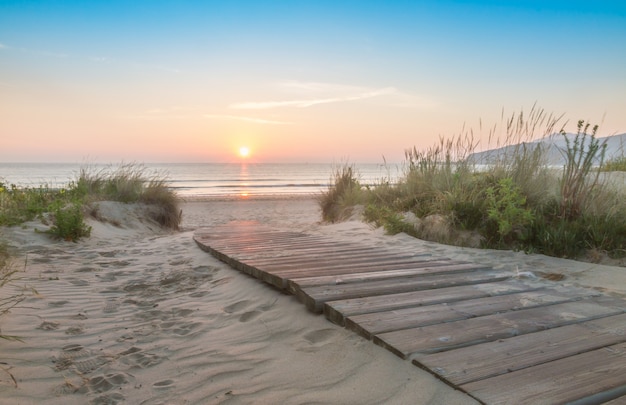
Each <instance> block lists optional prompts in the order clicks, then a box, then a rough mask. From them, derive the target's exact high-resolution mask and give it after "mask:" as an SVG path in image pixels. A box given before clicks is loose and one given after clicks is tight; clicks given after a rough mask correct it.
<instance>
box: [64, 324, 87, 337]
mask: <svg viewBox="0 0 626 405" xmlns="http://www.w3.org/2000/svg"><path fill="white" fill-rule="evenodd" d="M83 332H84V327H83V326H82V325H74V326H70V327H69V328H67V329H66V330H65V334H66V335H81V334H82V333H83Z"/></svg>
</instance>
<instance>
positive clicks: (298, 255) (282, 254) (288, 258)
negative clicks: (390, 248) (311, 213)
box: [248, 244, 372, 266]
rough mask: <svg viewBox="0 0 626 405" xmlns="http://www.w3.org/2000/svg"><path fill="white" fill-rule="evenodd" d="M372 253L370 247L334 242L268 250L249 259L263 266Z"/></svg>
mask: <svg viewBox="0 0 626 405" xmlns="http://www.w3.org/2000/svg"><path fill="white" fill-rule="evenodd" d="M371 253H372V249H368V248H366V247H364V246H361V247H359V246H354V245H346V246H337V245H336V244H333V245H332V246H329V247H321V248H320V247H312V248H301V249H287V250H281V251H268V252H263V254H257V255H256V256H254V257H253V256H250V258H249V259H248V260H249V261H250V263H252V264H254V265H255V266H262V265H266V264H287V263H293V262H298V261H305V260H315V258H316V257H317V258H323V259H325V260H327V259H328V258H330V257H333V258H336V259H337V260H340V259H341V258H343V257H346V256H348V257H352V256H354V257H361V256H363V255H369V254H371Z"/></svg>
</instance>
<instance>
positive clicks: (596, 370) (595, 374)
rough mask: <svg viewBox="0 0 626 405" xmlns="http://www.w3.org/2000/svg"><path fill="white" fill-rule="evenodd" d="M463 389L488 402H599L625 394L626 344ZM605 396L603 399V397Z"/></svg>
mask: <svg viewBox="0 0 626 405" xmlns="http://www.w3.org/2000/svg"><path fill="white" fill-rule="evenodd" d="M461 388H463V389H464V390H465V391H467V392H469V393H471V394H472V395H473V396H475V397H476V398H478V399H480V400H481V401H484V402H485V403H488V404H557V403H558V404H562V403H570V402H573V401H578V403H586V404H594V403H595V404H598V403H601V402H604V401H603V400H610V399H612V398H607V396H608V395H605V396H603V395H602V394H603V393H607V394H608V393H613V395H615V398H619V397H620V396H622V395H624V394H625V393H626V344H625V343H621V344H617V345H613V346H608V347H604V348H601V349H597V350H593V351H590V352H586V353H581V354H579V355H577V356H572V357H567V358H564V359H561V360H556V361H552V362H549V363H545V364H541V365H538V366H536V367H530V368H525V369H523V370H518V371H514V372H512V373H508V374H503V375H499V376H497V377H493V378H488V379H485V380H480V381H476V382H473V383H469V384H465V385H463V386H462V387H461ZM601 399H602V400H601Z"/></svg>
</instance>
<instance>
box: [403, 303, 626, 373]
mask: <svg viewBox="0 0 626 405" xmlns="http://www.w3.org/2000/svg"><path fill="white" fill-rule="evenodd" d="M622 342H626V314H621V315H614V316H610V317H606V318H601V319H596V320H592V321H588V322H582V323H578V324H574V325H568V326H562V327H560V328H555V329H549V330H544V331H539V332H535V333H530V334H527V335H521V336H515V337H512V338H509V339H502V340H497V341H494V342H489V343H483V344H480V345H475V346H470V347H464V348H461V349H457V350H451V351H447V352H441V353H435V354H431V355H428V356H425V357H420V358H417V359H415V360H413V362H414V363H415V364H416V365H419V366H421V367H426V368H429V369H431V370H433V371H434V372H435V373H437V374H438V375H440V376H441V377H443V378H445V379H446V380H448V381H450V382H452V383H453V384H456V385H462V384H467V383H470V382H473V381H477V380H482V379H485V378H490V377H494V376H497V375H500V374H506V373H509V372H512V371H516V370H521V369H524V368H528V367H532V366H536V365H538V364H543V363H547V362H550V361H554V360H559V359H562V358H565V357H570V356H574V355H577V354H579V353H583V352H587V351H591V350H596V349H599V348H602V347H604V346H610V345H614V344H617V343H622Z"/></svg>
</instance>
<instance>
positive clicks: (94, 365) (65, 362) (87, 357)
mask: <svg viewBox="0 0 626 405" xmlns="http://www.w3.org/2000/svg"><path fill="white" fill-rule="evenodd" d="M52 362H53V363H55V367H56V369H57V370H58V371H63V370H67V369H69V368H70V367H74V368H75V369H76V370H77V371H78V372H79V373H81V374H87V373H90V372H92V371H95V370H97V369H98V368H100V367H101V366H103V365H104V364H106V363H107V362H108V361H107V360H106V358H104V357H102V356H98V355H94V354H93V353H91V351H89V350H86V349H85V348H84V347H83V346H81V345H77V344H71V345H67V346H64V347H63V349H61V351H60V352H59V355H58V357H56V358H53V359H52Z"/></svg>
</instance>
